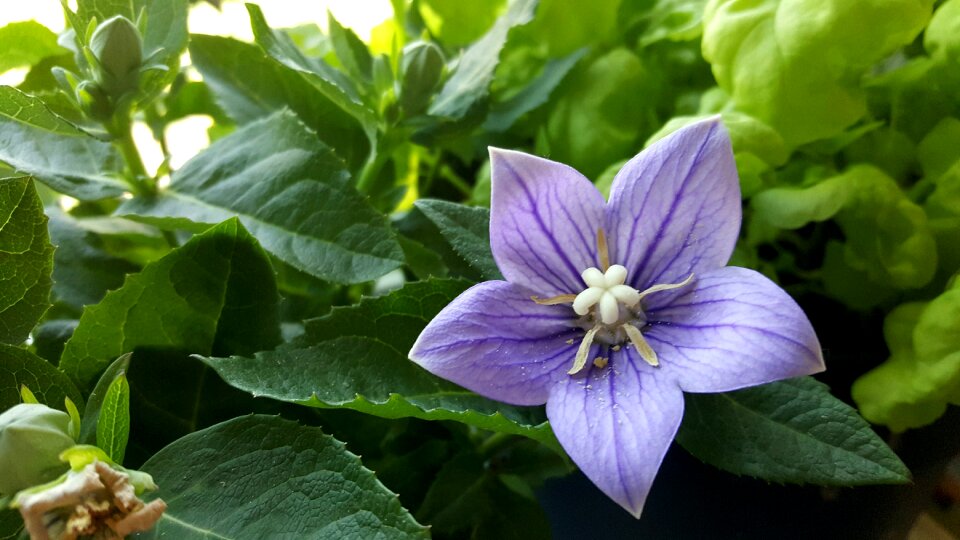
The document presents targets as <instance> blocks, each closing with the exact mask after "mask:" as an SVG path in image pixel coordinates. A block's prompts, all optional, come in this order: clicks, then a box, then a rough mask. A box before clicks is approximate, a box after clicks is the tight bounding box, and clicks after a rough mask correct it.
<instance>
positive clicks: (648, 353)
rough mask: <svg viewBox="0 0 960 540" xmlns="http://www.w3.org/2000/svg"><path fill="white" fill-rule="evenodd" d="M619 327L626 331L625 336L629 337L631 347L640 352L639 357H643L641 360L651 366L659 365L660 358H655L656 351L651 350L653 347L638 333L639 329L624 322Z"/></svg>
mask: <svg viewBox="0 0 960 540" xmlns="http://www.w3.org/2000/svg"><path fill="white" fill-rule="evenodd" d="M621 328H623V329H624V331H625V332H626V333H627V337H629V338H630V343H633V347H634V348H635V349H637V352H638V353H640V358H643V361H644V362H646V363H648V364H650V365H651V366H653V367H657V366H659V365H660V360H658V359H657V353H656V351H654V350H653V347H651V346H650V344H649V343H647V340H646V339H644V337H643V334H642V333H640V329H639V328H637V327H636V326H634V325H632V324H625V325H623V326H622V327H621Z"/></svg>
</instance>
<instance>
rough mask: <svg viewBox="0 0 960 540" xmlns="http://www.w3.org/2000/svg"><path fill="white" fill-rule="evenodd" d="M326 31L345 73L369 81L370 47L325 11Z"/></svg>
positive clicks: (370, 76)
mask: <svg viewBox="0 0 960 540" xmlns="http://www.w3.org/2000/svg"><path fill="white" fill-rule="evenodd" d="M327 32H328V33H329V34H330V43H331V45H333V51H334V52H335V53H336V54H337V59H339V60H340V63H341V64H343V67H344V68H345V69H346V71H347V73H349V74H350V76H351V77H353V78H354V79H355V80H359V81H366V82H368V83H369V82H370V81H372V80H373V57H372V56H370V49H368V48H367V45H366V44H365V43H364V42H363V41H361V40H360V38H358V37H357V34H355V33H354V32H353V30H350V29H349V28H344V26H343V25H341V24H340V23H339V22H338V21H337V19H336V18H334V16H333V13H331V12H329V11H328V12H327Z"/></svg>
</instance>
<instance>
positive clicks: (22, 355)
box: [0, 343, 83, 412]
mask: <svg viewBox="0 0 960 540" xmlns="http://www.w3.org/2000/svg"><path fill="white" fill-rule="evenodd" d="M24 385H26V387H27V388H29V389H30V391H31V392H33V395H35V396H36V397H37V400H38V401H40V403H43V404H44V405H49V406H50V407H53V408H55V409H60V410H64V405H63V398H70V399H71V400H72V401H73V403H74V404H75V405H76V406H77V407H82V406H83V398H82V397H81V396H80V392H79V391H78V390H77V387H75V386H74V385H73V383H71V382H70V379H68V378H67V376H66V375H64V374H63V373H61V372H60V370H58V369H57V368H55V367H53V366H52V365H50V363H49V362H47V361H46V360H44V359H43V358H40V357H39V356H37V355H35V354H33V353H32V352H30V351H28V350H26V349H21V348H20V347H14V346H13V345H4V344H2V343H0V412H2V411H5V410H7V409H9V408H10V407H13V406H14V405H16V404H17V403H20V387H21V386H24Z"/></svg>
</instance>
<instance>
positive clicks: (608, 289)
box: [531, 229, 693, 375]
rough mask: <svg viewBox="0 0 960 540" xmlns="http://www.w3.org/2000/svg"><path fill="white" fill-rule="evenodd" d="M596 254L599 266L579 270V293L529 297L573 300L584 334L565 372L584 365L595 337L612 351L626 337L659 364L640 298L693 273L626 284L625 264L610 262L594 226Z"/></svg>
mask: <svg viewBox="0 0 960 540" xmlns="http://www.w3.org/2000/svg"><path fill="white" fill-rule="evenodd" d="M597 258H598V259H599V263H600V268H597V267H593V266H591V267H590V268H587V269H586V270H584V271H583V272H582V273H581V274H580V277H581V279H583V282H584V284H585V285H586V286H587V287H586V288H585V289H584V290H582V291H581V292H580V293H578V294H561V295H558V296H554V297H552V298H546V299H541V298H539V297H536V296H533V297H531V299H532V300H533V301H534V302H536V303H538V304H542V305H558V304H572V307H573V311H574V313H576V314H577V315H578V316H579V317H580V318H579V319H578V321H577V322H578V324H579V325H580V326H581V327H582V328H584V329H585V330H586V334H585V335H584V336H583V341H581V342H580V347H579V348H578V349H577V355H576V357H575V358H574V362H573V367H572V368H570V370H569V371H567V374H569V375H576V374H577V373H579V372H580V371H582V370H583V368H585V367H586V366H587V359H588V357H589V356H590V347H591V346H592V345H593V343H594V341H599V342H600V343H603V344H605V345H608V346H610V347H612V348H613V350H614V351H617V350H620V348H621V346H622V345H623V344H625V343H627V342H628V341H629V343H630V344H631V345H633V347H634V349H636V350H637V352H638V353H639V354H640V357H641V358H643V360H644V361H645V362H646V363H648V364H650V365H651V366H653V367H659V366H660V360H659V359H658V358H657V353H656V351H654V350H653V348H652V347H651V346H650V344H649V343H647V340H646V339H645V338H644V337H643V332H642V331H641V330H642V329H643V328H644V327H645V326H646V325H647V318H646V315H645V314H644V312H643V308H642V301H643V299H644V298H645V297H646V296H648V295H650V294H652V293H656V292H661V291H669V290H673V289H679V288H681V287H684V286H686V285H689V284H690V282H692V281H693V274H690V275H689V276H687V278H686V279H685V280H683V281H681V282H680V283H664V284H657V285H653V286H651V287H649V288H647V289H645V290H643V291H639V290H637V289H634V288H633V287H631V286H629V285H627V284H626V282H627V269H626V267H624V266H623V265H620V264H613V265H611V264H610V257H609V251H608V248H607V239H606V236H605V235H604V232H603V229H599V230H597ZM607 364H608V359H607V358H602V357H598V358H597V359H595V360H594V361H593V365H594V366H596V367H597V368H601V369H602V368H604V367H605V366H606V365H607Z"/></svg>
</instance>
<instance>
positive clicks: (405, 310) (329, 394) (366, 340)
mask: <svg viewBox="0 0 960 540" xmlns="http://www.w3.org/2000/svg"><path fill="white" fill-rule="evenodd" d="M467 285H468V283H467V282H464V281H461V280H429V281H422V282H416V283H411V284H408V285H407V286H405V287H403V288H402V289H399V290H397V291H394V292H392V293H390V294H388V295H386V296H382V297H378V298H366V299H364V300H363V301H362V302H361V303H360V304H359V305H357V306H351V307H344V308H336V309H334V311H333V312H332V313H331V314H330V315H328V316H326V317H321V318H319V319H311V320H309V321H307V322H306V329H305V330H306V332H305V334H304V335H303V336H301V337H299V338H296V339H295V340H293V341H292V342H290V343H285V344H283V345H281V346H280V347H278V348H277V349H275V350H273V351H264V352H260V353H257V354H256V355H255V356H254V357H253V358H245V357H241V356H232V357H229V358H203V361H204V362H206V363H207V365H209V366H210V367H212V368H213V369H214V370H216V371H217V373H219V374H220V376H221V377H223V379H224V380H225V381H227V382H228V383H229V384H230V385H231V386H234V387H236V388H239V389H241V390H245V391H247V392H250V393H252V394H254V395H255V396H264V397H270V398H274V399H278V400H282V401H289V402H294V403H300V404H304V405H309V406H313V407H325V408H327V407H342V408H348V409H354V410H358V411H361V412H365V413H367V414H373V415H377V416H382V417H384V418H402V417H408V416H412V417H416V418H423V419H427V420H456V421H459V422H463V423H466V424H469V425H472V426H476V427H479V428H483V429H489V430H492V431H500V432H503V433H511V434H517V435H524V436H527V437H530V438H532V439H535V440H539V441H541V442H544V443H546V444H548V445H552V446H553V447H556V439H555V438H554V437H553V432H552V431H551V430H550V427H549V425H547V424H546V421H545V418H544V417H543V412H542V410H541V409H534V408H524V407H515V406H511V405H504V404H500V403H497V402H494V401H491V400H489V399H486V398H483V397H480V396H478V395H476V394H474V393H472V392H469V391H467V390H464V389H462V388H460V387H458V386H456V385H454V384H452V383H449V382H447V381H444V380H442V379H440V378H437V377H435V376H433V375H431V374H430V373H428V372H426V371H424V370H423V369H422V368H420V367H419V366H417V365H416V364H414V363H413V362H411V361H410V360H408V359H407V353H408V352H409V351H410V348H411V347H412V346H413V343H414V341H416V339H417V336H418V335H419V334H420V332H421V331H422V330H423V328H424V327H425V326H426V324H427V323H428V322H429V321H430V320H431V319H432V318H433V317H434V316H435V315H436V314H437V313H438V312H439V311H440V309H441V308H443V307H444V306H445V305H447V304H448V303H449V302H450V301H451V300H453V298H454V297H456V295H457V294H458V293H460V292H461V291H463V290H464V289H465V288H466V286H467ZM291 373H296V376H295V377H291V376H290V374H291Z"/></svg>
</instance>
